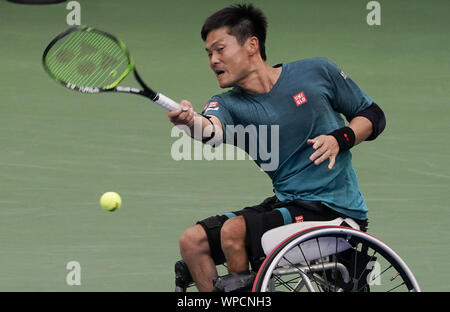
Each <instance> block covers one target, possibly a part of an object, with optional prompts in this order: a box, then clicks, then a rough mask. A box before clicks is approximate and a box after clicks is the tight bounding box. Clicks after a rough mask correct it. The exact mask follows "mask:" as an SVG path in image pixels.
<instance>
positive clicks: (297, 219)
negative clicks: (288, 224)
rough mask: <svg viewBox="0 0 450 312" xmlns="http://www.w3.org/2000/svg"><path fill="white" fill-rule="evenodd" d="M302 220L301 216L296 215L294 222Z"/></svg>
mask: <svg viewBox="0 0 450 312" xmlns="http://www.w3.org/2000/svg"><path fill="white" fill-rule="evenodd" d="M299 222H303V216H296V217H295V223H299Z"/></svg>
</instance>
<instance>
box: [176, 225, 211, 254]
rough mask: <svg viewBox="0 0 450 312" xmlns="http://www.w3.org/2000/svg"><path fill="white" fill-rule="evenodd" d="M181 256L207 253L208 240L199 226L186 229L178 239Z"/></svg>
mask: <svg viewBox="0 0 450 312" xmlns="http://www.w3.org/2000/svg"><path fill="white" fill-rule="evenodd" d="M179 245H180V252H181V255H182V256H183V255H186V254H189V253H201V252H208V250H209V247H208V238H207V236H206V232H205V230H204V229H203V227H202V226H201V225H199V224H197V225H194V226H191V227H189V228H187V229H186V230H185V231H184V232H183V234H181V236H180V238H179Z"/></svg>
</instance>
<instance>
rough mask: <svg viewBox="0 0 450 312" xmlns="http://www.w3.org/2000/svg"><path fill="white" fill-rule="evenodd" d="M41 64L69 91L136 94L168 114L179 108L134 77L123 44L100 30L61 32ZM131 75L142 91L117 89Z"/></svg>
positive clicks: (131, 64)
mask: <svg viewBox="0 0 450 312" xmlns="http://www.w3.org/2000/svg"><path fill="white" fill-rule="evenodd" d="M42 62H43V65H44V68H45V70H46V71H47V73H48V74H49V75H50V76H51V77H52V78H53V79H54V80H56V81H58V82H60V83H61V84H62V85H64V86H65V87H67V88H69V89H72V90H76V91H80V92H83V93H100V92H121V93H131V94H137V95H142V96H145V97H147V98H149V99H150V100H152V101H153V102H155V103H156V104H158V105H159V106H161V107H162V108H165V109H166V110H169V111H171V110H176V109H179V108H180V105H179V104H178V103H177V102H175V101H173V100H172V99H170V98H168V97H167V96H165V95H163V94H161V93H157V92H155V91H153V90H152V89H150V88H149V87H148V86H147V85H146V84H145V83H144V81H143V80H142V79H141V77H140V76H139V75H138V73H137V71H136V68H135V67H134V63H133V60H132V58H131V56H130V53H129V51H128V49H127V47H126V46H125V44H124V43H123V42H122V41H120V40H119V39H117V38H116V37H114V36H113V35H111V34H108V33H106V32H104V31H101V30H98V29H94V28H91V27H88V26H75V27H71V28H69V29H67V30H65V31H64V32H62V33H60V34H59V35H57V36H56V37H55V39H53V40H52V42H50V44H49V45H48V46H47V48H46V49H45V51H44V54H43V56H42ZM131 71H132V72H133V73H134V77H135V78H136V80H137V81H138V82H139V84H140V85H141V87H142V90H139V89H137V88H132V87H122V86H119V85H118V84H119V83H120V82H121V81H122V80H123V79H124V78H125V77H126V76H127V75H128V74H129V73H130V72H131Z"/></svg>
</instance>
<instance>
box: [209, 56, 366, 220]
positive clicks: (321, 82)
mask: <svg viewBox="0 0 450 312" xmlns="http://www.w3.org/2000/svg"><path fill="white" fill-rule="evenodd" d="M276 66H282V71H281V75H280V77H279V79H278V80H277V82H276V83H275V85H274V86H273V88H272V89H271V90H270V92H268V93H264V94H253V93H246V92H244V91H243V90H242V89H240V88H233V89H231V90H229V91H228V92H225V93H222V94H219V95H215V96H213V97H212V98H211V99H210V101H209V102H208V104H207V105H205V108H204V109H203V112H202V113H203V114H205V115H214V116H216V117H217V118H219V120H220V121H221V123H222V126H223V128H224V133H226V135H224V141H225V139H226V138H227V137H229V133H228V132H229V127H227V126H236V125H242V126H243V127H247V126H249V125H255V126H256V127H255V129H256V131H257V132H258V133H257V134H258V135H260V133H259V129H260V127H259V126H260V125H267V126H268V127H267V129H268V130H269V131H268V134H267V140H268V150H271V148H272V147H273V144H276V142H273V136H272V135H271V131H270V130H271V129H273V128H272V127H271V126H274V125H277V126H278V131H279V137H278V138H276V139H277V140H278V144H279V145H278V147H279V148H278V150H279V155H278V166H277V167H276V168H275V169H274V170H268V171H265V172H266V173H267V174H268V175H269V177H270V178H271V180H272V183H273V188H274V192H275V195H276V196H277V197H278V199H279V200H280V201H282V202H285V201H290V200H293V199H302V200H309V201H321V202H323V203H324V204H325V205H327V206H328V207H330V208H332V209H334V210H336V211H338V212H340V213H343V214H345V215H347V216H349V217H352V218H356V219H366V218H367V210H368V209H367V206H366V204H365V201H364V197H363V196H362V194H361V193H360V191H359V186H358V181H357V177H356V173H355V170H354V169H353V166H352V163H351V158H352V156H351V153H350V151H346V152H343V153H340V154H339V155H338V156H337V158H336V164H335V166H334V167H333V169H332V170H329V169H328V161H325V162H323V163H322V164H320V165H315V164H314V163H313V162H311V161H310V160H309V157H310V155H311V154H312V153H313V152H314V150H313V149H312V147H311V146H310V145H309V144H307V143H306V141H307V140H308V139H310V138H314V137H316V136H319V135H322V134H328V133H330V132H332V131H333V130H335V129H338V128H341V127H344V126H345V122H344V119H343V118H342V116H341V114H342V115H344V116H345V117H346V119H347V120H351V119H352V118H353V117H354V116H355V115H356V114H357V113H358V112H360V111H361V110H363V109H365V108H367V107H369V106H370V105H371V104H372V103H373V100H372V99H371V98H370V97H369V96H368V95H367V94H365V93H364V92H363V91H362V90H361V89H360V88H359V87H358V85H357V84H356V83H355V82H353V81H352V79H350V78H349V77H347V76H346V75H345V73H344V72H342V71H341V70H340V69H339V68H338V67H337V66H336V65H335V64H334V63H332V62H330V61H329V60H328V59H325V58H312V59H305V60H300V61H297V62H293V63H287V64H281V65H276ZM226 142H227V143H230V141H229V140H228V141H226ZM246 143H247V144H246V145H245V146H243V147H242V148H243V149H244V150H245V151H246V152H249V150H248V148H247V146H248V138H247V141H246ZM232 144H234V145H236V144H237V143H236V140H235V141H233V142H232ZM251 156H252V158H253V159H254V161H255V162H256V164H257V165H258V166H260V167H261V165H263V164H264V162H265V161H267V158H264V157H260V156H262V155H259V149H258V155H256V157H253V155H251Z"/></svg>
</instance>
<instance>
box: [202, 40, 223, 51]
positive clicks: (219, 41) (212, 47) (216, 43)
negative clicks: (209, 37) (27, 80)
mask: <svg viewBox="0 0 450 312" xmlns="http://www.w3.org/2000/svg"><path fill="white" fill-rule="evenodd" d="M221 43H222V42H221V40H220V39H219V40H217V41H215V42H214V43H213V44H212V45H211V46H210V47H209V49H208V48H206V47H205V51H206V52H210V51H211V50H213V49H214V47H215V46H216V45H218V44H221Z"/></svg>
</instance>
